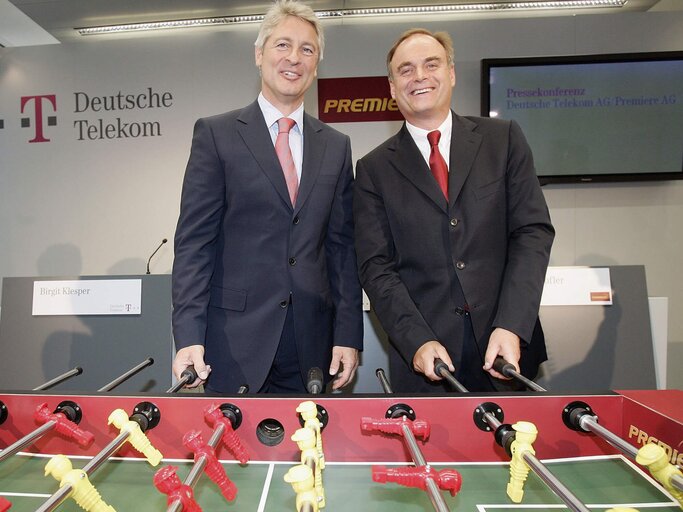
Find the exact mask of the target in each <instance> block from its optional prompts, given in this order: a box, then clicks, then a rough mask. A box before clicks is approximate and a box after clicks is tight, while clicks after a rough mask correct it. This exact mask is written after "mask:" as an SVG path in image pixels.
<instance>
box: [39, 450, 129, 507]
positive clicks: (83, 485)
mask: <svg viewBox="0 0 683 512" xmlns="http://www.w3.org/2000/svg"><path fill="white" fill-rule="evenodd" d="M47 475H52V476H53V477H54V478H55V480H58V481H59V487H64V486H65V485H70V486H71V492H70V493H69V495H68V496H69V497H71V498H73V499H74V501H76V503H77V504H78V506H79V507H81V508H82V509H83V510H85V511H87V512H116V510H114V507H111V506H110V505H107V504H106V503H105V502H104V501H103V500H102V497H101V496H100V493H99V492H97V489H95V487H94V486H93V485H92V484H91V483H90V480H88V475H87V474H86V473H85V471H83V470H82V469H74V468H73V466H72V465H71V461H70V460H69V459H68V458H67V457H65V456H64V455H55V456H54V457H52V458H51V459H50V460H49V461H48V463H47V464H46V465H45V476H47Z"/></svg>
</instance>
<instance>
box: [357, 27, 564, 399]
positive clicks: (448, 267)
mask: <svg viewBox="0 0 683 512" xmlns="http://www.w3.org/2000/svg"><path fill="white" fill-rule="evenodd" d="M387 69H388V72H389V85H390V88H391V95H392V97H393V98H394V99H396V102H397V104H398V108H399V110H400V111H401V113H402V114H403V116H404V117H405V119H406V122H405V124H404V125H403V127H402V128H401V130H400V131H399V132H398V133H397V134H396V135H394V136H393V137H391V138H390V139H389V140H387V141H386V142H384V143H383V144H382V145H380V146H379V147H378V148H376V149H375V150H374V151H372V152H370V153H369V154H368V155H367V156H365V157H364V158H362V159H361V160H359V161H358V164H357V166H356V183H355V190H354V217H355V222H356V253H357V257H358V266H359V272H360V278H361V284H362V285H363V287H364V288H365V291H366V292H367V294H368V296H369V297H370V303H371V304H372V307H373V308H374V310H375V312H376V313H377V316H378V318H379V320H380V322H381V324H382V326H383V327H384V329H385V330H386V331H387V333H388V335H389V341H390V343H391V345H392V347H393V349H394V350H392V351H391V354H390V363H391V381H392V383H393V387H394V390H395V391H398V392H441V391H446V390H448V388H447V387H446V386H445V385H444V381H443V380H442V379H441V377H440V376H439V375H437V374H436V373H435V372H434V365H435V360H436V359H438V358H440V359H442V360H443V361H444V362H446V364H448V366H449V368H450V370H451V371H455V374H456V378H458V380H460V382H462V383H463V384H464V385H465V387H466V388H468V389H469V390H470V391H493V390H499V389H506V388H507V387H508V383H509V381H505V380H502V379H503V376H502V375H500V374H498V373H497V372H496V371H495V370H493V368H492V363H493V361H494V359H495V358H496V356H498V355H500V356H503V357H504V358H505V359H506V360H508V361H509V362H511V363H513V364H514V365H515V366H516V367H517V369H518V370H519V369H520V368H521V371H522V373H523V374H524V375H526V376H527V377H529V378H533V377H535V375H536V373H537V371H538V366H539V364H540V363H541V362H543V361H544V360H545V359H546V351H545V341H544V338H543V332H542V330H541V327H540V324H539V322H538V309H539V304H540V298H541V291H542V287H543V281H544V277H545V272H546V268H547V265H548V259H549V254H550V247H551V245H552V241H553V237H554V230H553V227H552V225H551V223H550V217H549V214H548V208H547V206H546V203H545V199H544V197H543V194H542V192H541V188H540V185H539V183H538V179H537V178H536V173H535V171H534V165H533V159H532V155H531V150H530V149H529V146H528V145H527V143H526V140H525V139H524V136H523V135H522V132H521V130H520V129H519V127H518V126H517V124H516V123H514V122H509V121H503V120H497V119H489V118H479V117H463V116H459V115H457V114H455V112H453V111H452V110H451V95H452V91H453V87H454V86H455V81H456V79H455V67H454V52H453V43H452V41H451V38H450V36H449V35H448V34H447V33H445V32H436V33H432V32H430V31H427V30H423V29H413V30H409V31H408V32H406V33H404V34H403V35H402V36H401V37H400V38H399V39H398V41H396V43H395V44H394V46H393V47H392V48H391V50H390V51H389V54H388V56H387Z"/></svg>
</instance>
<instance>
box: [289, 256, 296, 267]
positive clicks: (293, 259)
mask: <svg viewBox="0 0 683 512" xmlns="http://www.w3.org/2000/svg"><path fill="white" fill-rule="evenodd" d="M289 264H290V265H291V266H292V267H293V266H294V265H296V258H289Z"/></svg>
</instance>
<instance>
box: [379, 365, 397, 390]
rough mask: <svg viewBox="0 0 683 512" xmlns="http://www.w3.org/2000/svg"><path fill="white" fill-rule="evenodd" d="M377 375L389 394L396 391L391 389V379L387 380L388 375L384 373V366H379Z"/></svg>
mask: <svg viewBox="0 0 683 512" xmlns="http://www.w3.org/2000/svg"><path fill="white" fill-rule="evenodd" d="M375 375H377V379H378V380H379V384H380V385H381V386H382V389H383V390H384V392H385V393H386V394H388V395H391V394H393V393H394V391H393V390H392V389H391V385H390V384H389V381H388V380H387V376H386V375H384V370H383V369H382V368H377V369H376V370H375Z"/></svg>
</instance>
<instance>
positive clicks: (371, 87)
mask: <svg viewBox="0 0 683 512" xmlns="http://www.w3.org/2000/svg"><path fill="white" fill-rule="evenodd" d="M318 118H319V119H320V120H321V121H323V122H325V123H354V122H368V121H402V120H403V116H402V115H401V113H400V112H399V110H398V105H397V104H396V100H395V99H393V98H392V97H391V92H390V90H389V80H388V79H387V77H386V76H370V77H355V78H320V79H318Z"/></svg>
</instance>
